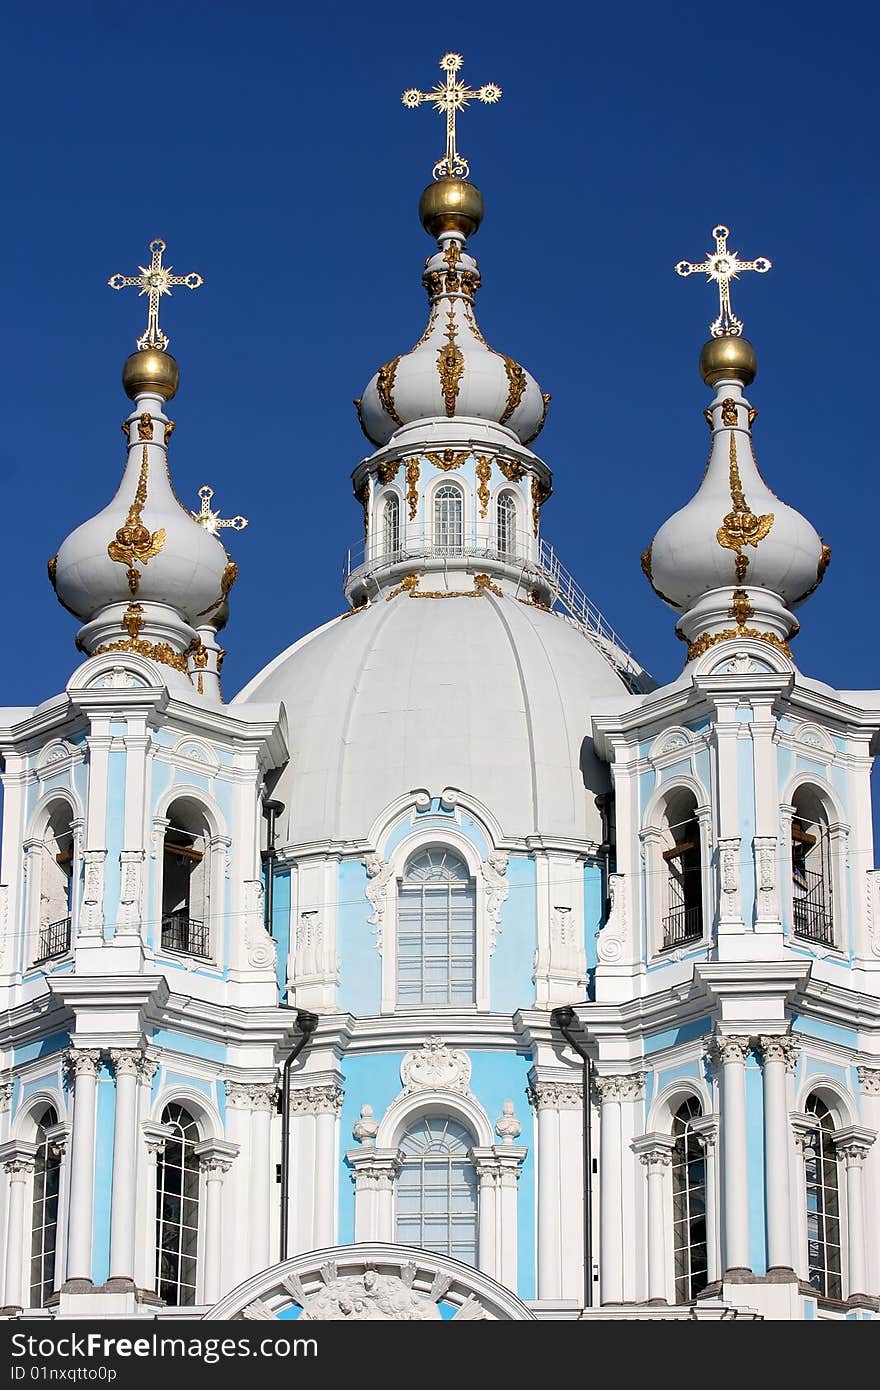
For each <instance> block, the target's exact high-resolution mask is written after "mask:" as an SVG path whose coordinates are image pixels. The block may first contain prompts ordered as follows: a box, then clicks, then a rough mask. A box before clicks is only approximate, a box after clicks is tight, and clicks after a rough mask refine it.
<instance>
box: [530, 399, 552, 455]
mask: <svg viewBox="0 0 880 1390" xmlns="http://www.w3.org/2000/svg"><path fill="white" fill-rule="evenodd" d="M552 399H553V397H552V396H551V394H550V392H549V391H542V392H541V400H542V401H543V402H544V409H543V410H542V411H541V418H540V420H539V421H538V425H537V428H536V429H535V430H533V431H532V433H531V434H530V435H529V437H528V439H524V440H523V444H525V445H529V444H531V442H532V440H533V439H537V438H538V435H539V434H540V433H541V430H542V429H543V428H544V426H545V425H546V423H547V407H548V406H549V404H550V402H551V401H552Z"/></svg>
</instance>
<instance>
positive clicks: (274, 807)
mask: <svg viewBox="0 0 880 1390" xmlns="http://www.w3.org/2000/svg"><path fill="white" fill-rule="evenodd" d="M263 810H264V811H265V813H266V819H267V821H268V825H267V828H266V849H265V851H264V853H263V863H264V864H265V866H266V892H265V896H264V900H263V901H264V909H265V919H264V923H263V925H264V926H265V928H266V931H267V932H268V933H269V935H270V936H274V935H275V932H274V930H273V922H274V908H275V860H276V859H277V857H278V856H277V854H276V853H275V822H276V820H277V819H278V817H279V816H280V815H281V812H282V811H283V810H284V802H283V801H264V802H263Z"/></svg>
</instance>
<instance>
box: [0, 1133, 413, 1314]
mask: <svg viewBox="0 0 880 1390" xmlns="http://www.w3.org/2000/svg"><path fill="white" fill-rule="evenodd" d="M35 1167H36V1161H35V1159H33V1158H31V1157H29V1156H28V1155H27V1154H17V1155H16V1156H15V1158H8V1159H7V1160H6V1162H5V1163H4V1164H3V1169H4V1172H6V1173H8V1174H9V1178H10V1180H11V1181H12V1182H23V1181H24V1179H25V1178H26V1177H28V1176H29V1175H30V1174H31V1173H32V1172H33V1171H34V1168H35ZM437 1316H438V1317H439V1316H440V1315H439V1313H438V1315H437Z"/></svg>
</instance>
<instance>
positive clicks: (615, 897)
mask: <svg viewBox="0 0 880 1390" xmlns="http://www.w3.org/2000/svg"><path fill="white" fill-rule="evenodd" d="M626 888H627V884H626V877H625V876H624V875H623V874H609V875H608V897H609V901H610V906H609V911H608V920H607V922H606V923H605V925H604V927H603V928H602V930H601V931H599V932H597V933H596V939H597V946H596V952H597V955H598V957H599V960H600V961H604V962H605V964H607V965H613V964H615V963H616V962H617V961H619V960H620V959H621V958H622V956H623V952H624V949H625V947H626Z"/></svg>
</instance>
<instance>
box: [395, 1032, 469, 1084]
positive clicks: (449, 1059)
mask: <svg viewBox="0 0 880 1390" xmlns="http://www.w3.org/2000/svg"><path fill="white" fill-rule="evenodd" d="M400 1080H401V1083H402V1085H403V1089H404V1092H405V1093H406V1094H407V1095H408V1094H410V1093H411V1092H412V1091H424V1090H431V1091H437V1090H440V1091H460V1092H462V1093H463V1094H466V1095H467V1094H469V1093H470V1084H471V1062H470V1058H469V1057H468V1055H467V1053H466V1052H462V1051H460V1050H459V1049H457V1048H448V1047H447V1046H446V1043H445V1042H444V1041H443V1039H442V1038H441V1037H437V1036H434V1037H429V1038H426V1039H425V1041H424V1043H423V1044H422V1046H421V1048H419V1050H418V1051H415V1050H413V1051H412V1052H407V1054H406V1056H405V1057H404V1059H403V1061H402V1062H401V1064H400Z"/></svg>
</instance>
